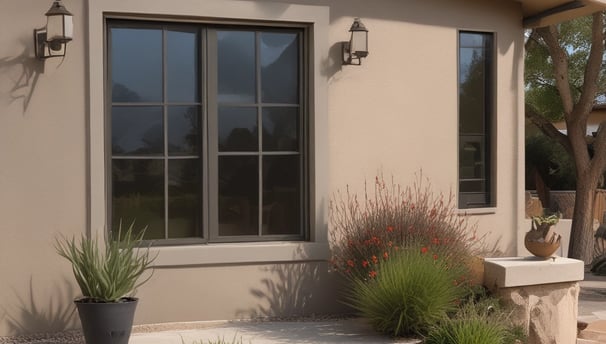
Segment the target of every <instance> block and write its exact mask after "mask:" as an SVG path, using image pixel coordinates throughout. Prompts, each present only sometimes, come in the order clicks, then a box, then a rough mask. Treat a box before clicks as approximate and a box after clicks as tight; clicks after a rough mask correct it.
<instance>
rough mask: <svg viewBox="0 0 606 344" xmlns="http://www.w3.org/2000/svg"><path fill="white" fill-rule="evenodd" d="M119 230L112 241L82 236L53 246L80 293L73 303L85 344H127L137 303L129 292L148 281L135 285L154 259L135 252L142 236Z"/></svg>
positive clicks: (143, 249)
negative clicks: (67, 262)
mask: <svg viewBox="0 0 606 344" xmlns="http://www.w3.org/2000/svg"><path fill="white" fill-rule="evenodd" d="M121 227H122V226H121V225H120V228H119V229H118V235H117V238H113V237H112V235H111V234H110V235H108V236H106V240H105V241H104V242H99V241H98V240H97V239H96V238H95V239H91V238H87V237H86V236H85V235H82V237H81V238H80V239H79V240H76V239H75V238H67V237H65V236H62V237H60V238H58V239H57V241H56V245H55V247H56V249H57V252H58V253H59V255H61V256H62V257H64V258H65V259H67V260H68V261H69V262H70V263H71V264H72V270H73V272H74V276H75V278H76V281H77V282H78V286H79V287H80V291H81V292H82V297H81V298H78V299H76V300H75V301H74V302H75V304H76V307H77V309H78V314H79V316H80V322H81V323H82V330H83V332H84V338H85V339H86V343H87V344H128V339H129V337H130V332H131V329H132V324H133V317H134V314H135V308H136V306H137V301H138V299H137V298H135V297H133V295H134V292H135V290H136V289H137V288H138V287H139V286H141V285H142V284H143V283H145V282H147V281H148V280H149V279H150V278H151V273H150V275H149V276H147V277H146V278H145V279H143V280H142V281H138V280H139V278H140V277H141V275H142V274H143V273H144V272H145V271H146V270H147V269H149V268H150V267H151V264H152V263H153V261H154V259H155V258H156V257H155V256H153V257H152V256H150V253H149V247H140V246H141V241H142V239H143V234H144V230H143V231H140V232H139V233H138V234H135V233H133V224H131V225H130V227H129V228H128V230H127V231H126V232H125V233H122V230H121ZM102 244H103V245H102Z"/></svg>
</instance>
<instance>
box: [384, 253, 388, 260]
mask: <svg viewBox="0 0 606 344" xmlns="http://www.w3.org/2000/svg"><path fill="white" fill-rule="evenodd" d="M387 258H389V254H387V252H383V259H385V260H387Z"/></svg>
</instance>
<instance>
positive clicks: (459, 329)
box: [425, 296, 524, 344]
mask: <svg viewBox="0 0 606 344" xmlns="http://www.w3.org/2000/svg"><path fill="white" fill-rule="evenodd" d="M523 340H524V334H523V331H522V330H521V329H520V328H519V327H517V326H514V325H513V324H512V323H511V322H510V320H509V312H508V311H507V310H505V309H503V308H502V307H501V306H500V304H499V300H498V299H496V298H491V297H486V296H480V298H479V299H477V300H476V299H474V296H472V297H471V298H470V299H469V300H468V301H467V302H465V303H463V304H462V306H461V308H460V309H459V310H458V311H457V312H456V313H455V314H452V315H451V316H450V317H448V318H445V319H444V320H443V321H441V322H439V323H436V324H435V325H433V326H432V327H431V329H430V331H429V333H428V334H427V337H426V338H425V343H426V344H488V343H490V344H514V343H516V342H518V343H522V342H523Z"/></svg>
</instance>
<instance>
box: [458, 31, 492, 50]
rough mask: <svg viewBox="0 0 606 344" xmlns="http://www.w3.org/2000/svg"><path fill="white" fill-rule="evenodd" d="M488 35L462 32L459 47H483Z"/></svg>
mask: <svg viewBox="0 0 606 344" xmlns="http://www.w3.org/2000/svg"><path fill="white" fill-rule="evenodd" d="M485 36H487V35H486V34H483V33H479V32H461V33H460V41H459V45H460V47H462V48H470V47H471V48H475V47H483V46H484V43H485V40H484V38H485Z"/></svg>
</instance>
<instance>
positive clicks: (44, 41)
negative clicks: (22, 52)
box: [34, 0, 74, 59]
mask: <svg viewBox="0 0 606 344" xmlns="http://www.w3.org/2000/svg"><path fill="white" fill-rule="evenodd" d="M72 18H73V15H72V14H71V12H70V11H68V10H67V8H65V6H64V5H63V3H62V2H61V0H55V1H54V2H53V4H52V5H51V7H50V9H49V10H48V11H47V12H46V26H45V27H43V28H41V29H34V47H35V50H36V57H37V58H39V59H46V58H49V57H60V56H65V51H66V50H67V43H68V42H69V41H71V40H72V38H73V36H74V23H73V20H72Z"/></svg>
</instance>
